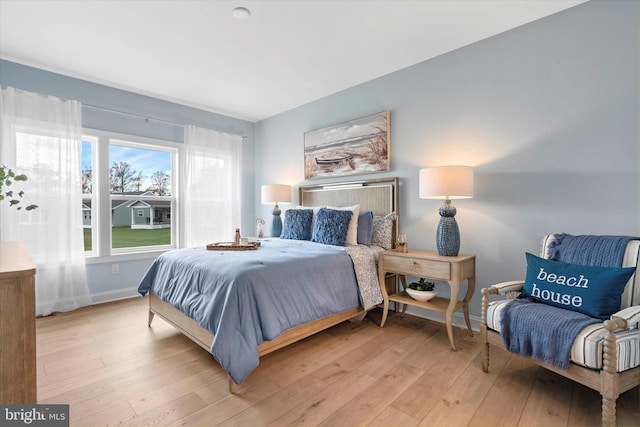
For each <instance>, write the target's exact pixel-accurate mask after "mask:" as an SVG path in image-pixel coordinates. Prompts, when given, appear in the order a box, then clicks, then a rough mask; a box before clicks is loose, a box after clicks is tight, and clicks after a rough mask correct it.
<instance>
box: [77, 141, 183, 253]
mask: <svg viewBox="0 0 640 427" xmlns="http://www.w3.org/2000/svg"><path fill="white" fill-rule="evenodd" d="M176 165H177V144H174V143H170V142H166V141H158V140H151V139H148V138H141V137H135V136H128V135H118V134H113V133H107V132H101V131H87V135H83V144H82V196H83V203H82V209H83V218H84V226H85V251H86V252H85V253H86V254H87V255H88V256H109V255H114V254H122V253H132V252H149V251H155V250H164V249H169V248H174V247H176V245H175V241H176V238H175V234H176V233H175V230H176V228H177V226H176V224H175V223H174V220H173V219H174V218H176V216H175V215H171V213H172V211H173V210H175V208H176V194H175V190H174V189H175V188H177V187H176V182H175V177H176V172H175V168H176Z"/></svg>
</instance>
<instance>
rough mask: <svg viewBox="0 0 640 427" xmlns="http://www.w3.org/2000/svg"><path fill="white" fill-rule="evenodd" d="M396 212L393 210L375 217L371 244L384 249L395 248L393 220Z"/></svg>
mask: <svg viewBox="0 0 640 427" xmlns="http://www.w3.org/2000/svg"><path fill="white" fill-rule="evenodd" d="M394 219H396V213H395V212H391V213H388V214H387V215H385V216H374V217H373V233H372V234H371V246H380V247H381V248H383V249H391V248H393V220H394Z"/></svg>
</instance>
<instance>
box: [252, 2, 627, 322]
mask: <svg viewBox="0 0 640 427" xmlns="http://www.w3.org/2000/svg"><path fill="white" fill-rule="evenodd" d="M639 17H640V3H639V2H636V1H626V2H616V1H611V2H594V1H592V2H588V3H585V4H582V5H579V6H577V7H574V8H571V9H568V10H566V11H564V12H561V13H558V14H555V15H552V16H549V17H547V18H544V19H542V20H539V21H536V22H533V23H531V24H528V25H525V26H522V27H519V28H516V29H514V30H511V31H508V32H506V33H503V34H500V35H497V36H494V37H491V38H489V39H486V40H483V41H480V42H478V43H475V44H473V45H470V46H466V47H464V48H461V49H458V50H456V51H453V52H450V53H447V54H445V55H442V56H439V57H437V58H435V59H432V60H429V61H425V62H423V63H420V64H417V65H414V66H412V67H409V68H406V69H404V70H401V71H398V72H395V73H392V74H389V75H386V76H384V77H381V78H378V79H376V80H373V81H369V82H367V83H364V84H361V85H359V86H357V87H353V88H350V89H348V90H345V91H342V92H339V93H337V94H335V95H332V96H329V97H326V98H323V99H320V100H318V101H316V102H312V103H310V104H307V105H304V106H302V107H300V108H296V109H294V110H291V111H288V112H285V113H283V114H279V115H277V116H274V117H271V118H268V119H266V120H263V121H261V122H259V123H258V124H257V128H256V140H257V141H259V143H258V144H256V182H255V191H256V212H257V213H258V214H260V215H263V217H265V218H266V217H268V215H269V209H268V207H265V206H262V205H260V201H259V193H258V190H259V186H260V184H263V183H269V182H278V183H288V184H292V185H296V184H300V183H301V182H302V181H303V179H304V174H303V162H302V158H303V134H304V132H306V131H308V130H312V129H317V128H319V127H323V126H326V125H330V124H332V123H338V122H342V121H345V120H348V119H351V118H355V117H360V116H363V115H366V114H369V113H374V112H377V111H382V110H386V109H389V110H390V111H391V163H392V171H391V172H389V173H385V174H380V175H372V176H371V177H374V176H385V175H389V176H399V177H400V181H401V191H400V198H401V201H400V220H401V223H400V228H401V232H404V233H406V234H407V235H408V240H409V246H410V248H421V249H435V231H436V226H437V222H438V219H439V215H438V207H439V206H440V204H441V202H440V201H437V200H423V199H420V198H418V171H419V169H420V168H423V167H427V166H435V165H443V164H464V165H471V166H474V167H475V178H476V191H475V196H474V198H473V199H468V200H460V201H454V204H455V206H456V207H457V209H458V214H457V220H458V224H459V226H460V230H461V236H462V237H461V238H462V248H461V252H464V253H474V254H476V255H477V285H476V294H475V297H474V300H473V302H472V307H471V314H472V315H475V316H479V315H480V296H479V289H480V288H482V287H485V286H487V285H490V284H492V283H496V282H500V281H505V280H514V279H520V278H523V277H524V272H525V268H526V265H525V259H524V253H525V251H530V252H533V253H538V251H539V241H540V238H541V237H542V236H543V235H544V234H546V233H554V232H566V233H573V234H586V233H592V234H630V235H640V175H639V164H640V153H639V149H638V146H639V145H640V141H639V134H638V119H639V117H638V113H639V109H638V102H639V101H638V100H639V87H638V75H639V72H640V70H639V66H638V61H639V42H638V40H639V38H640V37H639V36H640V34H639V31H638V28H639V21H640V19H639ZM399 48H401V47H399ZM379 59H380V60H384V52H381V56H380V58H379ZM276 165H277V166H276ZM353 178H354V177H349V178H348V179H353ZM440 289H443V288H440ZM417 313H419V314H421V315H429V314H428V313H426V312H417ZM458 323H459V319H458Z"/></svg>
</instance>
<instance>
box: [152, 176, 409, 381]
mask: <svg viewBox="0 0 640 427" xmlns="http://www.w3.org/2000/svg"><path fill="white" fill-rule="evenodd" d="M398 190H399V188H398V178H382V179H370V180H362V181H350V182H342V183H324V184H315V185H303V186H300V194H299V202H300V205H303V206H321V205H330V206H335V207H345V206H353V205H356V204H359V205H360V211H361V212H364V211H368V210H370V211H372V212H373V214H374V215H378V216H384V215H386V214H388V213H389V212H393V211H395V212H396V221H395V227H394V236H395V235H396V234H397V231H398V207H399V204H398ZM394 241H395V237H394ZM155 315H158V316H159V317H161V318H162V319H164V320H165V321H166V322H168V323H170V324H171V325H173V326H174V327H175V328H176V329H178V330H179V331H180V332H182V333H183V334H184V335H185V336H187V337H188V338H189V339H191V340H192V341H193V342H195V343H196V344H198V345H199V346H200V347H202V348H204V349H205V350H207V351H211V344H212V343H213V334H211V332H209V331H207V330H206V329H204V328H203V327H201V326H200V325H199V324H198V323H197V322H196V321H195V320H193V319H191V318H190V317H188V316H186V315H185V314H184V313H182V312H181V311H179V310H178V309H176V308H174V307H173V306H171V305H170V304H167V303H166V302H164V301H162V300H161V299H160V298H158V297H157V296H156V295H154V294H152V293H149V319H148V326H149V327H151V322H152V320H153V318H154V316H155ZM365 315H366V311H365V310H364V309H363V308H362V307H358V308H353V309H350V310H347V311H344V312H341V313H338V314H334V315H332V316H328V317H324V318H322V319H318V320H314V321H311V322H308V323H304V324H302V325H299V326H296V327H294V328H292V329H289V330H287V331H285V332H283V333H282V334H281V335H280V336H279V337H278V338H276V339H274V340H272V341H265V342H263V343H262V344H261V345H260V346H259V347H258V355H259V356H264V355H265V354H268V353H271V352H272V351H275V350H278V349H280V348H282V347H285V346H287V345H289V344H293V343H294V342H296V341H299V340H301V339H304V338H306V337H308V336H311V335H313V334H316V333H318V332H320V331H323V330H325V329H327V328H330V327H332V326H334V325H337V324H338V323H341V322H343V321H345V320H362V319H363V318H364V316H365ZM235 390H236V384H235V383H234V382H233V380H232V379H231V377H229V391H230V392H231V393H234V392H235Z"/></svg>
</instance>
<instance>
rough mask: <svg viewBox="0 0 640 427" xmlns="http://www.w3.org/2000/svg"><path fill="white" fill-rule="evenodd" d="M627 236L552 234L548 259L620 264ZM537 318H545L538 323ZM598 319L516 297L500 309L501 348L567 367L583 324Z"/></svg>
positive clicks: (610, 265) (596, 264)
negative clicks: (572, 347)
mask: <svg viewBox="0 0 640 427" xmlns="http://www.w3.org/2000/svg"><path fill="white" fill-rule="evenodd" d="M636 239H638V238H637V237H630V236H591V235H585V236H572V235H569V234H554V235H553V236H552V240H551V242H550V243H549V259H551V260H554V261H561V262H567V263H571V264H580V265H590V266H599V267H621V266H622V261H623V258H624V252H625V250H626V247H627V243H629V241H630V240H636ZM539 319H545V321H544V322H540V321H539ZM599 322H601V320H599V319H595V318H592V317H590V316H587V315H585V314H582V313H577V312H574V311H570V310H565V309H562V308H557V307H553V306H549V305H546V304H542V303H537V302H533V301H530V300H528V299H524V298H520V299H515V300H513V301H510V302H508V303H507V304H506V305H505V307H504V308H503V310H502V318H501V319H500V326H501V330H502V333H501V335H502V341H503V342H504V345H505V347H506V348H507V349H508V350H509V351H511V352H513V353H516V354H519V355H521V356H526V357H531V358H533V359H536V360H541V361H543V362H545V363H549V364H552V365H555V366H558V367H560V368H563V369H568V368H569V360H570V357H571V346H572V345H573V342H574V341H575V339H576V337H577V336H578V334H579V333H580V331H581V330H582V329H584V328H585V327H587V326H589V325H591V324H594V323H599Z"/></svg>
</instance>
